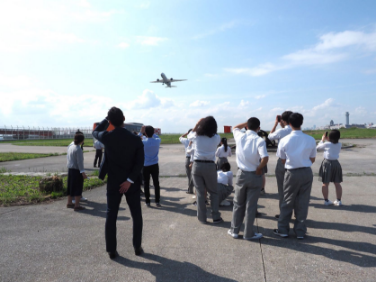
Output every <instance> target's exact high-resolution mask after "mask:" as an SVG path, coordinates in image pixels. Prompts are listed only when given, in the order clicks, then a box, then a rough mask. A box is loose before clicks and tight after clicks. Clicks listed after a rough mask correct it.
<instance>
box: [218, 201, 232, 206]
mask: <svg viewBox="0 0 376 282" xmlns="http://www.w3.org/2000/svg"><path fill="white" fill-rule="evenodd" d="M219 205H220V206H221V207H228V206H231V203H230V202H229V201H226V200H223V201H222V202H221V203H220V204H219Z"/></svg>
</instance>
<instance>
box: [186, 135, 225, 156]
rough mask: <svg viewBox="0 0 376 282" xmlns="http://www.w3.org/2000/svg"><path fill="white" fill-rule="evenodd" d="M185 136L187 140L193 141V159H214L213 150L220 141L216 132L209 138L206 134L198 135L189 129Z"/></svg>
mask: <svg viewBox="0 0 376 282" xmlns="http://www.w3.org/2000/svg"><path fill="white" fill-rule="evenodd" d="M187 137H188V140H189V141H191V140H192V141H193V143H194V148H195V152H194V156H193V159H194V160H202V161H213V162H214V161H215V152H216V151H217V146H218V144H219V143H220V142H221V137H220V136H219V135H218V134H216V135H214V136H213V137H211V138H209V137H208V136H201V135H200V136H198V135H197V134H196V132H193V131H191V132H190V133H189V134H188V136H187Z"/></svg>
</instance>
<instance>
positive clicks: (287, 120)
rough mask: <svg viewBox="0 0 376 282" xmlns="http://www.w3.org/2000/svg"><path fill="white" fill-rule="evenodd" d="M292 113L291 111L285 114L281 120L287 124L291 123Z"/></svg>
mask: <svg viewBox="0 0 376 282" xmlns="http://www.w3.org/2000/svg"><path fill="white" fill-rule="evenodd" d="M291 114H292V112H291V111H285V112H283V114H282V116H281V118H282V120H283V121H285V122H289V117H290V116H291Z"/></svg>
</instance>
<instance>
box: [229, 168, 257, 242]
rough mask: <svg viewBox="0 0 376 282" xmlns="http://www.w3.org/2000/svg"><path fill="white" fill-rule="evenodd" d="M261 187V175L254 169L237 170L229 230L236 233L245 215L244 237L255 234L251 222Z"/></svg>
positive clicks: (253, 218)
mask: <svg viewBox="0 0 376 282" xmlns="http://www.w3.org/2000/svg"><path fill="white" fill-rule="evenodd" d="M261 188H262V175H257V174H256V172H255V171H242V170H240V169H239V170H238V172H237V174H236V185H235V196H234V210H233V213H232V221H231V230H232V232H233V233H235V234H238V233H239V230H240V227H241V226H242V224H243V220H244V217H245V223H244V225H245V227H244V238H251V237H253V236H254V235H255V232H254V231H253V223H254V221H255V216H256V210H257V201H258V199H259V197H260V191H261Z"/></svg>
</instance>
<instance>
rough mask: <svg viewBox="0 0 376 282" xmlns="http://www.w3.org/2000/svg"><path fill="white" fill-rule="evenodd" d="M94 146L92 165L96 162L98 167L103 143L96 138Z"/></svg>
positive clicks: (100, 161) (95, 164)
mask: <svg viewBox="0 0 376 282" xmlns="http://www.w3.org/2000/svg"><path fill="white" fill-rule="evenodd" d="M94 148H95V157H94V167H96V166H97V162H98V167H100V166H101V163H102V156H103V149H104V145H103V144H102V143H101V142H100V141H99V140H96V141H95V142H94Z"/></svg>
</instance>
